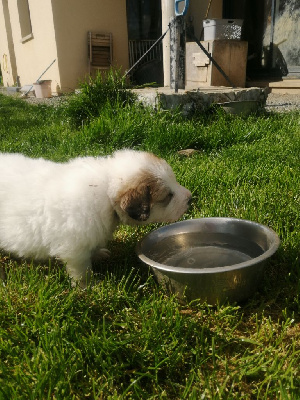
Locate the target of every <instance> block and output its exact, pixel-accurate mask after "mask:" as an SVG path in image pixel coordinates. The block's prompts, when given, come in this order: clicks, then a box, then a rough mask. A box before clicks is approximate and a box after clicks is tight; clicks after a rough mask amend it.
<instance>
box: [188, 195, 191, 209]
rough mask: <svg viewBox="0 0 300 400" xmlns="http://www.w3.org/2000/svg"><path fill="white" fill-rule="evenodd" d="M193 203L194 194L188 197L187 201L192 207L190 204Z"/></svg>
mask: <svg viewBox="0 0 300 400" xmlns="http://www.w3.org/2000/svg"><path fill="white" fill-rule="evenodd" d="M191 204H192V196H189V197H188V201H187V205H188V206H189V207H190V205H191Z"/></svg>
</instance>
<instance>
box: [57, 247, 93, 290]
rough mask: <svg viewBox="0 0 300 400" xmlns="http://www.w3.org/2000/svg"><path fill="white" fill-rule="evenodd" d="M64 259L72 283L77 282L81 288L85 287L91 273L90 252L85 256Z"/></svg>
mask: <svg viewBox="0 0 300 400" xmlns="http://www.w3.org/2000/svg"><path fill="white" fill-rule="evenodd" d="M64 261H65V262H66V263H67V264H66V269H67V272H68V274H69V276H70V278H71V279H72V283H73V284H74V285H75V284H76V282H78V283H79V285H80V287H81V288H82V289H84V288H86V287H87V286H88V285H89V284H90V281H91V274H92V262H91V257H90V254H89V255H86V256H85V257H82V256H81V257H76V258H75V257H74V258H68V259H64Z"/></svg>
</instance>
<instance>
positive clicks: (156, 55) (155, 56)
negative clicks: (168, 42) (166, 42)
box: [129, 40, 162, 68]
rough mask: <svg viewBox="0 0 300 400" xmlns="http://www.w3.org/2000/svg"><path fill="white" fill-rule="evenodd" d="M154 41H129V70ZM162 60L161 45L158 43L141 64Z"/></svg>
mask: <svg viewBox="0 0 300 400" xmlns="http://www.w3.org/2000/svg"><path fill="white" fill-rule="evenodd" d="M155 42H156V40H129V66H130V68H131V67H132V66H133V65H134V64H135V63H136V62H137V61H138V60H139V59H140V58H142V56H143V55H144V54H145V53H146V52H147V51H148V50H149V49H150V48H151V46H153V44H154V43H155ZM152 60H162V44H161V43H158V44H157V45H156V46H154V47H153V49H152V50H151V51H149V52H148V54H147V55H145V57H144V58H143V60H142V64H144V63H146V62H149V61H152Z"/></svg>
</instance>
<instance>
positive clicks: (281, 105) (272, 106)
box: [265, 92, 300, 112]
mask: <svg viewBox="0 0 300 400" xmlns="http://www.w3.org/2000/svg"><path fill="white" fill-rule="evenodd" d="M265 108H266V110H267V111H275V112H287V111H292V110H300V92H299V94H280V93H270V94H269V95H268V97H267V102H266V106H265Z"/></svg>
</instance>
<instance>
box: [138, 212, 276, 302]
mask: <svg viewBox="0 0 300 400" xmlns="http://www.w3.org/2000/svg"><path fill="white" fill-rule="evenodd" d="M279 244H280V240H279V238H278V236H277V234H276V233H275V232H274V231H273V230H272V229H270V228H268V227H266V226H264V225H261V224H258V223H256V222H252V221H247V220H242V219H235V218H200V219H191V220H186V221H181V222H177V223H174V224H170V225H167V226H164V227H161V228H159V229H157V230H155V231H153V232H151V233H149V234H148V235H146V236H145V237H144V239H143V240H142V241H141V242H139V243H138V245H137V248H136V250H137V254H138V256H139V258H140V259H141V260H142V261H143V262H144V263H145V264H147V265H149V266H151V267H152V270H153V272H154V275H155V276H156V278H157V280H158V282H159V283H160V284H162V285H163V286H164V287H165V288H167V289H168V290H169V291H170V292H171V293H174V294H176V295H177V296H178V297H179V299H181V300H183V301H191V300H195V299H200V300H203V301H207V302H208V303H209V304H212V305H216V304H217V303H223V302H224V301H226V300H228V301H231V302H240V301H243V300H245V299H247V298H249V297H250V296H251V295H252V294H253V293H254V292H255V291H256V290H257V289H258V286H259V283H260V282H261V280H262V277H263V266H264V264H265V261H266V260H267V259H268V258H269V257H271V256H272V255H273V254H274V253H275V252H276V250H277V249H278V246H279Z"/></svg>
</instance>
